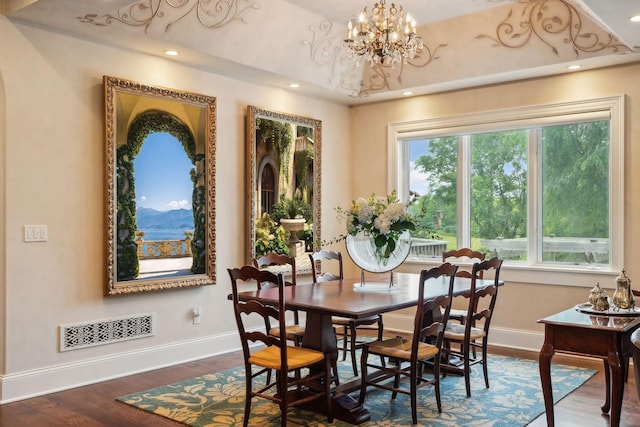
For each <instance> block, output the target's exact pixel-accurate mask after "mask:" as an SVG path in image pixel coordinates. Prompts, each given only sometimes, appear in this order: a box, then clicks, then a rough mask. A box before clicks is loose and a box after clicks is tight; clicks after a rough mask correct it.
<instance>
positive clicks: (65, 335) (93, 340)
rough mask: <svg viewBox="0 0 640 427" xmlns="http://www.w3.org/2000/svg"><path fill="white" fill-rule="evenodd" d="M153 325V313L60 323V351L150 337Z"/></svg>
mask: <svg viewBox="0 0 640 427" xmlns="http://www.w3.org/2000/svg"><path fill="white" fill-rule="evenodd" d="M153 325H154V315H153V314H141V315H138V316H129V317H120V318H114V319H104V320H98V321H94V322H91V323H76V324H70V325H60V351H69V350H76V349H78V348H86V347H94V346H96V345H102V344H109V343H113V342H121V341H127V340H133V339H137V338H144V337H150V336H153Z"/></svg>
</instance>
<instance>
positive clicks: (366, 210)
mask: <svg viewBox="0 0 640 427" xmlns="http://www.w3.org/2000/svg"><path fill="white" fill-rule="evenodd" d="M372 218H373V208H372V207H371V206H369V205H364V206H361V207H360V212H359V213H358V221H360V222H361V223H362V224H368V223H370V222H371V219H372Z"/></svg>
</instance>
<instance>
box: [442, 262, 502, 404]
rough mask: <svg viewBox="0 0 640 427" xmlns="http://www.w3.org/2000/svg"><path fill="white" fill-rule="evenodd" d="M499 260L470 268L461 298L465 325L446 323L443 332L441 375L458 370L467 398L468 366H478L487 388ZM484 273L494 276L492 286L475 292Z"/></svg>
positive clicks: (468, 395) (481, 263)
mask: <svg viewBox="0 0 640 427" xmlns="http://www.w3.org/2000/svg"><path fill="white" fill-rule="evenodd" d="M501 267H502V260H501V259H499V258H497V257H494V258H491V259H489V260H485V261H482V262H479V263H476V264H474V265H473V269H472V274H471V288H470V290H469V293H468V294H466V295H465V297H467V298H468V299H469V301H468V308H467V315H466V322H465V323H464V324H460V323H458V322H452V321H449V322H447V326H446V328H445V330H444V345H443V349H442V352H443V353H444V356H445V360H446V362H445V364H444V365H443V366H442V369H443V370H444V374H445V375H446V374H447V372H448V371H458V372H459V371H460V370H462V373H463V374H464V381H465V387H466V389H467V397H471V380H470V373H471V366H473V365H476V364H481V365H482V371H483V374H484V382H485V385H486V387H487V388H489V375H488V371H487V344H488V338H489V328H490V326H491V318H492V316H493V311H494V308H495V305H496V299H497V296H498V282H499V277H500V268H501ZM485 272H492V273H493V275H494V278H493V283H492V285H490V286H487V287H484V288H480V289H478V288H477V287H476V285H477V281H478V280H480V277H481V276H483V275H484V273H485ZM452 343H454V344H456V346H457V348H455V349H454V348H452V347H451V344H452ZM473 350H479V351H480V354H476V352H475V351H473ZM452 357H456V358H459V359H460V361H461V362H462V368H460V366H458V365H453V364H450V363H449V361H450V360H451V359H452Z"/></svg>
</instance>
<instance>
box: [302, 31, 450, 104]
mask: <svg viewBox="0 0 640 427" xmlns="http://www.w3.org/2000/svg"><path fill="white" fill-rule="evenodd" d="M332 29H333V24H332V23H331V22H329V21H323V22H321V23H320V25H318V27H317V29H316V27H315V26H313V25H310V26H309V31H310V32H311V33H313V38H312V40H311V41H305V44H307V45H308V46H309V49H310V55H311V60H312V61H313V62H314V63H316V64H318V65H320V66H331V69H332V71H331V74H332V80H334V79H339V85H340V87H341V88H342V89H345V90H347V91H349V92H350V94H349V96H351V97H353V98H364V97H367V96H369V94H371V93H372V92H377V91H382V90H385V89H386V90H391V82H392V81H393V79H395V80H396V81H397V83H398V84H399V85H400V84H402V73H403V71H404V67H405V65H410V66H412V67H416V68H422V67H426V66H427V65H429V64H430V63H431V62H433V61H434V60H436V59H438V58H439V56H438V55H437V52H438V50H439V49H440V48H443V47H446V46H447V44H439V45H438V46H437V47H436V48H435V49H431V48H430V47H429V46H428V45H427V44H426V43H425V44H424V47H423V48H422V50H421V51H420V52H418V53H416V55H415V57H414V58H407V62H406V63H404V62H400V63H399V64H398V65H397V66H393V65H382V64H376V65H374V66H372V67H370V68H371V70H372V73H371V74H370V75H368V77H366V78H365V79H363V78H362V76H361V74H360V73H359V72H358V70H359V67H356V66H354V65H355V64H354V62H353V61H352V60H351V59H350V58H349V55H348V54H347V52H346V51H345V49H344V48H343V40H342V39H341V38H340V36H339V35H337V34H332Z"/></svg>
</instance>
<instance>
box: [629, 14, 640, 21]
mask: <svg viewBox="0 0 640 427" xmlns="http://www.w3.org/2000/svg"><path fill="white" fill-rule="evenodd" d="M629 21H631V22H640V15H634V16H632V17H631V18H629Z"/></svg>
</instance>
